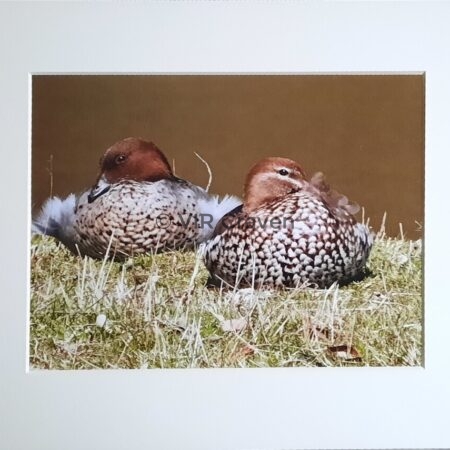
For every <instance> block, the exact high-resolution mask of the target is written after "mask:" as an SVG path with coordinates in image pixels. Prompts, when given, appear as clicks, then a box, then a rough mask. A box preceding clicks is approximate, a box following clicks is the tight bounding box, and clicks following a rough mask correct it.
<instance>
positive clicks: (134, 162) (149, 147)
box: [89, 137, 174, 202]
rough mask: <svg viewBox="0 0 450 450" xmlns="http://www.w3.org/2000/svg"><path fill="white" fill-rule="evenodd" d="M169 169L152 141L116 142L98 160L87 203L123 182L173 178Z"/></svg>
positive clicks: (133, 139) (126, 140) (131, 139)
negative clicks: (98, 171) (97, 168)
mask: <svg viewBox="0 0 450 450" xmlns="http://www.w3.org/2000/svg"><path fill="white" fill-rule="evenodd" d="M173 178H174V175H173V172H172V169H171V167H170V165H169V162H168V161H167V158H166V157H165V156H164V154H163V153H162V151H161V150H160V149H159V148H158V147H157V146H156V145H155V144H153V143H152V142H147V141H144V140H142V139H138V138H133V137H130V138H127V139H123V140H121V141H119V142H116V143H115V144H114V145H113V146H111V147H110V148H109V149H108V150H106V152H105V154H104V155H103V156H102V158H101V160H100V174H99V176H98V178H97V181H96V183H95V185H94V187H93V188H92V189H91V192H90V194H89V201H90V202H92V201H94V200H95V199H96V198H97V197H99V196H100V195H102V194H103V193H105V192H106V191H107V190H108V189H109V186H110V185H111V184H113V183H117V182H119V181H122V180H133V181H159V180H163V179H173Z"/></svg>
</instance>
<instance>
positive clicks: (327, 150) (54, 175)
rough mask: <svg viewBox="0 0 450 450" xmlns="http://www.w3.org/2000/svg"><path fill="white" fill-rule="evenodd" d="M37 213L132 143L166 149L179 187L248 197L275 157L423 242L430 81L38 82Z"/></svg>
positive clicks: (230, 78) (121, 78) (177, 78)
mask: <svg viewBox="0 0 450 450" xmlns="http://www.w3.org/2000/svg"><path fill="white" fill-rule="evenodd" d="M32 88H33V91H32V207H33V213H35V212H36V211H37V210H38V208H39V207H40V206H41V205H42V203H43V201H45V199H46V198H47V197H48V196H50V195H58V196H65V195H67V194H69V193H70V192H80V191H82V190H83V189H85V188H87V187H90V186H91V185H92V184H93V182H94V180H95V177H96V174H97V171H98V162H99V158H100V156H101V155H102V154H103V152H104V150H106V149H107V148H108V147H109V146H111V145H112V144H113V143H114V142H116V141H118V140H120V139H123V138H125V137H129V136H135V137H142V138H144V139H146V140H151V141H153V142H154V143H155V144H157V145H158V146H159V147H160V148H161V150H163V152H164V153H165V154H166V156H167V157H168V159H169V161H171V162H172V163H173V164H174V166H175V172H176V174H177V175H178V176H180V177H182V178H186V179H188V180H190V181H192V182H193V183H195V184H198V185H200V186H206V184H207V182H208V173H207V170H206V169H205V166H204V165H203V163H202V162H201V161H200V160H199V159H197V158H196V157H195V155H194V152H197V153H199V154H200V155H201V156H202V157H203V158H204V159H205V160H207V161H208V163H209V165H210V167H211V170H212V172H213V182H212V185H211V188H210V191H211V192H213V193H218V194H225V193H230V194H236V195H241V194H242V186H243V182H244V178H245V175H246V173H247V171H248V170H249V168H250V167H251V166H252V165H253V164H254V163H255V162H256V161H257V160H259V159H260V158H262V157H265V156H284V157H288V158H292V159H294V160H296V161H298V162H299V163H300V164H301V165H302V166H303V168H304V169H305V170H306V172H307V173H308V174H309V175H312V174H313V173H314V172H315V171H319V170H320V171H322V172H324V173H325V174H326V176H327V179H328V181H329V182H330V184H331V185H332V187H333V188H335V189H337V190H338V191H340V192H342V193H344V194H345V195H347V196H348V197H349V198H350V199H351V200H354V201H356V202H357V203H359V204H360V205H362V206H364V208H365V215H366V217H370V223H371V225H372V226H373V228H374V229H375V230H378V228H379V227H380V223H381V220H382V217H383V214H384V213H385V212H386V213H387V222H386V227H387V231H388V233H389V234H390V235H392V236H397V235H398V234H399V223H402V225H403V230H404V231H405V233H406V236H407V237H409V238H411V239H416V238H418V237H421V235H422V230H421V226H422V225H423V220H424V217H423V215H424V130H425V128H424V127H425V124H424V113H425V78H424V76H422V75H67V76H66V75H64V76H60V75H49V76H48V75H45V76H43V75H35V76H33V80H32Z"/></svg>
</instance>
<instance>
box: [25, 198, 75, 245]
mask: <svg viewBox="0 0 450 450" xmlns="http://www.w3.org/2000/svg"><path fill="white" fill-rule="evenodd" d="M75 206H76V197H75V195H74V194H70V195H69V196H68V197H67V198H65V199H60V198H58V197H51V198H49V199H48V200H47V201H46V202H45V203H44V206H43V207H42V210H41V212H40V213H39V214H38V216H37V217H36V218H35V219H34V220H33V222H32V224H31V232H32V233H33V234H40V235H46V236H53V237H54V238H56V239H58V240H59V241H61V242H62V243H63V244H65V245H66V246H67V247H69V248H73V247H74V233H75V232H74V227H73V225H74V222H75Z"/></svg>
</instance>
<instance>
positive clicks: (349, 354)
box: [328, 345, 362, 362]
mask: <svg viewBox="0 0 450 450" xmlns="http://www.w3.org/2000/svg"><path fill="white" fill-rule="evenodd" d="M328 350H329V351H330V352H331V353H332V354H333V355H334V356H335V357H336V358H339V359H344V360H345V361H354V362H361V361H362V358H361V355H360V354H359V352H358V350H356V348H355V347H353V345H334V346H331V347H328Z"/></svg>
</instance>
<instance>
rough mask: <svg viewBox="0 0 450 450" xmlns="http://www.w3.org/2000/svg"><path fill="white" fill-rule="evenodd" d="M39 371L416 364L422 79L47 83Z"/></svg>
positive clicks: (38, 160)
mask: <svg viewBox="0 0 450 450" xmlns="http://www.w3.org/2000/svg"><path fill="white" fill-rule="evenodd" d="M31 126H32V179H31V189H32V205H31V208H32V224H31V255H30V258H31V259H30V264H31V284H30V286H31V293H30V302H31V304H30V342H29V355H30V360H29V364H30V368H31V369H116V368H123V369H138V368H140V369H152V368H189V367H196V368H203V367H204V368H216V367H255V368H256V367H299V366H314V367H326V366H419V365H421V364H422V359H423V327H422V322H423V295H422V290H423V248H422V247H423V246H422V237H423V224H424V133H425V131H424V130H425V77H424V75H423V74H389V75H387V74H367V75H356V74H355V75H349V74H347V75H344V74H342V75H338V74H334V75H331V74H322V75H34V76H33V77H32V112H31Z"/></svg>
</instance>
